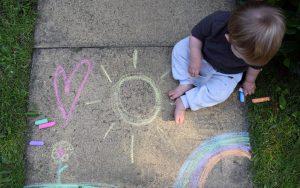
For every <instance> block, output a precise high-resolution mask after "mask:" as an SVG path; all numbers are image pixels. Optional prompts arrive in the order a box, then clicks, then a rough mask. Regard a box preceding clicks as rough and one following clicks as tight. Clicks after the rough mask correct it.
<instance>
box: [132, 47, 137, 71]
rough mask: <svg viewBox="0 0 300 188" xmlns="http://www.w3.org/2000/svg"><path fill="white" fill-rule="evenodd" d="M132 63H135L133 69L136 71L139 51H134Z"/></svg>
mask: <svg viewBox="0 0 300 188" xmlns="http://www.w3.org/2000/svg"><path fill="white" fill-rule="evenodd" d="M132 62H133V67H134V68H135V69H136V65H137V63H138V51H137V49H134V51H133V55H132Z"/></svg>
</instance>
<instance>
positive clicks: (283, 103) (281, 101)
mask: <svg viewBox="0 0 300 188" xmlns="http://www.w3.org/2000/svg"><path fill="white" fill-rule="evenodd" d="M285 107H286V99H285V97H284V95H280V97H279V108H280V109H281V110H284V109H285Z"/></svg>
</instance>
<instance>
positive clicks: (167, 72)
mask: <svg viewBox="0 0 300 188" xmlns="http://www.w3.org/2000/svg"><path fill="white" fill-rule="evenodd" d="M170 72H171V70H168V71H166V72H165V73H164V74H163V75H161V76H160V78H159V79H160V80H162V79H164V78H165V77H166V76H167V75H168V74H169V73H170Z"/></svg>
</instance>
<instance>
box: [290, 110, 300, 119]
mask: <svg viewBox="0 0 300 188" xmlns="http://www.w3.org/2000/svg"><path fill="white" fill-rule="evenodd" d="M292 116H293V117H294V118H300V111H296V112H293V113H292Z"/></svg>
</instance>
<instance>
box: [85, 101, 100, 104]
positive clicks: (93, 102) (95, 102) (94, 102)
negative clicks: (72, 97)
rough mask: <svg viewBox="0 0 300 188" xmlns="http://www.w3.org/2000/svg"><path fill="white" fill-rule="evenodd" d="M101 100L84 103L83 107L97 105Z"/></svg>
mask: <svg viewBox="0 0 300 188" xmlns="http://www.w3.org/2000/svg"><path fill="white" fill-rule="evenodd" d="M101 101H102V100H95V101H90V102H86V103H84V104H85V105H90V104H97V103H100V102H101Z"/></svg>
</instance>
